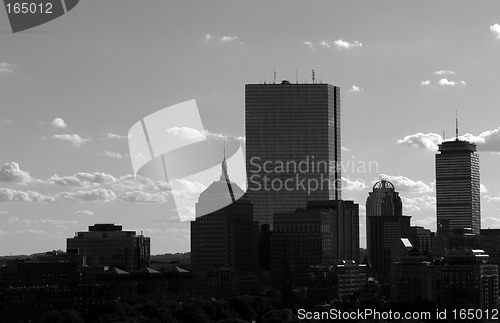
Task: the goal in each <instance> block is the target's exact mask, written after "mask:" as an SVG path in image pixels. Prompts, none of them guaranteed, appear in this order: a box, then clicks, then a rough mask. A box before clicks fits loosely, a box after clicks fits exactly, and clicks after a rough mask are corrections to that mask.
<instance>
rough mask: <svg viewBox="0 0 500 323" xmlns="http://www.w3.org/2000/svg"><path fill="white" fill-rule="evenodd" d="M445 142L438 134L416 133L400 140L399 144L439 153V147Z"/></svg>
mask: <svg viewBox="0 0 500 323" xmlns="http://www.w3.org/2000/svg"><path fill="white" fill-rule="evenodd" d="M442 141H443V137H441V136H440V135H438V134H436V133H432V132H430V133H421V132H419V133H416V134H413V135H408V136H405V137H404V138H403V139H401V140H398V142H397V143H398V144H405V145H408V146H410V147H414V148H423V149H426V150H429V151H437V150H438V145H439V144H440V143H441V142H442Z"/></svg>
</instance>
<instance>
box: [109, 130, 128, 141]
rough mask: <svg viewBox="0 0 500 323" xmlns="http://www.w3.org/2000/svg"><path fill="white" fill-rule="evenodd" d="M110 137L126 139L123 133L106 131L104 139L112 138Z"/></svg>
mask: <svg viewBox="0 0 500 323" xmlns="http://www.w3.org/2000/svg"><path fill="white" fill-rule="evenodd" d="M112 139H127V136H125V135H119V134H116V133H112V132H108V133H107V134H106V140H112Z"/></svg>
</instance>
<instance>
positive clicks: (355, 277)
mask: <svg viewBox="0 0 500 323" xmlns="http://www.w3.org/2000/svg"><path fill="white" fill-rule="evenodd" d="M309 277H310V278H309V279H310V281H309V285H308V287H307V299H308V301H310V302H314V303H316V304H319V303H324V302H330V301H331V300H333V299H342V298H344V297H347V296H351V295H353V294H355V293H357V292H360V291H362V290H363V289H364V287H365V285H366V283H367V280H368V277H367V273H366V265H364V264H359V263H355V262H354V261H341V262H338V263H337V264H334V265H330V266H311V268H310V270H309Z"/></svg>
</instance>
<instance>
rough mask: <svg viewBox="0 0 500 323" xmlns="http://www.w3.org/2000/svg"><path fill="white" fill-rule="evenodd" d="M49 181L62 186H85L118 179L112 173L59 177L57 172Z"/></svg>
mask: <svg viewBox="0 0 500 323" xmlns="http://www.w3.org/2000/svg"><path fill="white" fill-rule="evenodd" d="M47 182H49V183H51V184H56V185H62V186H85V185H86V184H112V183H116V182H117V179H116V178H115V177H114V176H113V175H110V174H106V173H100V172H94V173H76V174H75V175H72V176H64V177H59V176H58V175H57V174H56V175H53V176H52V177H50V178H49V179H48V180H47Z"/></svg>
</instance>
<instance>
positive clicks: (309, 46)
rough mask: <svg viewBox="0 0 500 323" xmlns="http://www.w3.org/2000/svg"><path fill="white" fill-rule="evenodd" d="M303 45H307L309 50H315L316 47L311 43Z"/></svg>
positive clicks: (307, 42) (305, 42)
mask: <svg viewBox="0 0 500 323" xmlns="http://www.w3.org/2000/svg"><path fill="white" fill-rule="evenodd" d="M302 44H303V45H306V46H307V48H309V49H310V50H314V45H313V43H312V42H310V41H303V42H302Z"/></svg>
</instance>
